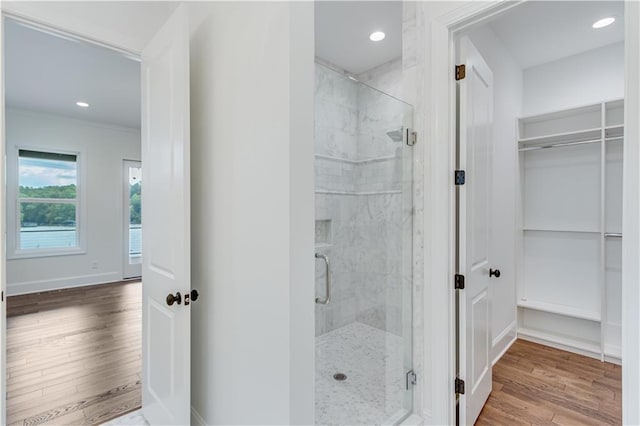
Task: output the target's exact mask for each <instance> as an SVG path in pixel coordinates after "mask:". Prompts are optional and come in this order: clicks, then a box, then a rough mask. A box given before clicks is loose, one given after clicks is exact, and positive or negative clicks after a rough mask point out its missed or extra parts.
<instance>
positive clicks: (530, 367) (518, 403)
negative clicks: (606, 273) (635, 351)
mask: <svg viewBox="0 0 640 426" xmlns="http://www.w3.org/2000/svg"><path fill="white" fill-rule="evenodd" d="M621 372H622V370H621V368H620V366H618V365H615V364H610V363H603V362H600V361H598V360H595V359H592V358H588V357H584V356H581V355H576V354H572V353H569V352H565V351H561V350H558V349H553V348H550V347H547V346H542V345H538V344H535V343H531V342H527V341H524V340H517V341H516V342H515V343H514V344H513V346H512V347H511V348H510V349H509V350H508V351H507V353H506V354H505V355H504V356H503V357H502V358H501V359H500V361H498V363H497V364H496V365H495V366H494V367H493V392H492V393H491V396H490V397H489V399H488V401H487V404H486V405H485V407H484V409H483V410H482V412H481V413H480V417H479V418H478V420H477V422H476V425H510V426H511V425H534V424H535V425H605V424H606V425H619V424H622V398H621V396H622V380H621Z"/></svg>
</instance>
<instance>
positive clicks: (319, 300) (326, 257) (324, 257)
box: [316, 253, 331, 305]
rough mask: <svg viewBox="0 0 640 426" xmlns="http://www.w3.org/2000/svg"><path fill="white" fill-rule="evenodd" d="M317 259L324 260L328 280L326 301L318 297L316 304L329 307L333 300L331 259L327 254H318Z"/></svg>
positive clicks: (326, 283)
mask: <svg viewBox="0 0 640 426" xmlns="http://www.w3.org/2000/svg"><path fill="white" fill-rule="evenodd" d="M316 259H322V260H324V264H325V269H324V270H325V274H326V280H325V292H326V296H325V298H324V299H320V298H319V297H316V303H318V304H320V305H328V304H329V301H330V300H331V266H329V257H328V256H327V255H326V254H319V253H316Z"/></svg>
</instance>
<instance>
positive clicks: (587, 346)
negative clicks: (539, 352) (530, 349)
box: [518, 328, 600, 361]
mask: <svg viewBox="0 0 640 426" xmlns="http://www.w3.org/2000/svg"><path fill="white" fill-rule="evenodd" d="M518 338H519V339H522V340H526V341H528V342H533V343H538V344H541V345H545V346H550V347H552V348H556V349H560V350H563V351H567V352H572V353H575V354H578V355H584V356H588V357H589V358H594V359H597V360H598V361H599V360H600V346H599V345H598V344H596V343H592V344H591V343H586V342H585V343H582V342H579V341H577V340H572V339H569V338H564V337H562V336H554V335H551V334H549V333H545V332H541V331H537V330H529V329H525V328H520V329H519V330H518Z"/></svg>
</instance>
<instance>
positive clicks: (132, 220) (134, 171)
mask: <svg viewBox="0 0 640 426" xmlns="http://www.w3.org/2000/svg"><path fill="white" fill-rule="evenodd" d="M141 197H142V169H141V168H140V167H129V262H130V263H136V262H139V259H140V254H141V253H142V205H141V200H142V198H141Z"/></svg>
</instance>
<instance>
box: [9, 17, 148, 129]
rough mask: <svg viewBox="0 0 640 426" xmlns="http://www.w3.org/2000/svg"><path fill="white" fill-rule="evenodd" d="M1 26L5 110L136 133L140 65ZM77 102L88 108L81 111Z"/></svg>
mask: <svg viewBox="0 0 640 426" xmlns="http://www.w3.org/2000/svg"><path fill="white" fill-rule="evenodd" d="M5 22H6V26H5V72H6V77H5V78H6V83H5V96H6V105H7V107H10V108H20V109H27V110H31V111H37V112H44V113H51V114H58V115H64V116H69V117H73V118H78V119H84V120H91V121H97V122H101V123H106V124H114V125H119V126H124V127H131V128H139V127H140V97H141V96H140V63H139V62H137V61H134V60H132V59H129V58H127V57H125V56H124V55H122V54H121V53H117V52H115V51H113V50H110V49H106V48H102V47H98V46H94V45H91V44H88V43H84V42H79V41H77V40H74V39H70V38H69V39H66V38H61V37H58V36H54V35H51V34H47V33H44V32H41V31H38V30H34V29H32V28H30V27H27V26H24V25H22V24H20V23H17V22H16V21H12V20H6V21H5ZM77 101H84V102H87V103H89V104H90V107H89V108H80V107H78V106H76V102H77Z"/></svg>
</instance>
